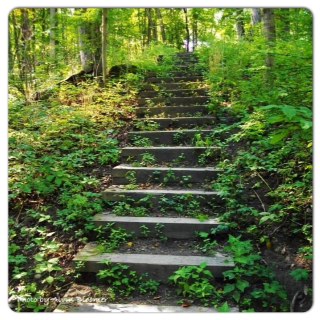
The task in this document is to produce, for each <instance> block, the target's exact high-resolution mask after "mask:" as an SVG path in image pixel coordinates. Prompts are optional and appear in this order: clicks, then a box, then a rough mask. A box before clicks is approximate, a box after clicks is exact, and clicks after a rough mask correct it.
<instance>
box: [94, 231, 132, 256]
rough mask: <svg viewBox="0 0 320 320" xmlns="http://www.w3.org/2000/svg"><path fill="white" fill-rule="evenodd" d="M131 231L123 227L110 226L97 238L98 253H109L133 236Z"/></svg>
mask: <svg viewBox="0 0 320 320" xmlns="http://www.w3.org/2000/svg"><path fill="white" fill-rule="evenodd" d="M133 235H134V234H133V233H132V232H128V231H127V230H125V229H123V228H114V227H112V228H110V230H109V232H108V234H104V237H102V238H100V239H99V240H98V246H97V251H98V252H99V253H105V252H106V253H111V252H113V251H115V250H117V249H118V248H119V247H120V246H121V245H123V244H124V243H126V242H128V241H129V240H131V239H132V238H133Z"/></svg>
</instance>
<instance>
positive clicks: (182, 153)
mask: <svg viewBox="0 0 320 320" xmlns="http://www.w3.org/2000/svg"><path fill="white" fill-rule="evenodd" d="M209 153H210V154H209ZM146 154H148V155H146ZM204 154H207V156H208V160H209V159H210V160H214V159H218V157H219V156H220V148H218V147H182V146H178V147H125V148H123V149H122V151H121V160H122V162H124V163H128V162H126V161H130V162H129V163H131V162H132V161H139V162H140V163H141V164H143V163H146V164H147V165H152V164H155V163H159V162H160V163H162V162H164V163H168V162H170V163H172V162H174V163H175V162H176V163H177V164H182V163H189V164H193V165H195V164H197V163H198V161H199V157H204ZM150 155H151V156H150ZM152 156H153V157H154V160H155V162H154V163H152V162H153V160H151V157H152ZM199 164H201V163H199Z"/></svg>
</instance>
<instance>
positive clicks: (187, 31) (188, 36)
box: [183, 8, 190, 52]
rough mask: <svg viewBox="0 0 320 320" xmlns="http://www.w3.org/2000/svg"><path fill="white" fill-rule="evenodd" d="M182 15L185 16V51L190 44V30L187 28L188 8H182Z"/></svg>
mask: <svg viewBox="0 0 320 320" xmlns="http://www.w3.org/2000/svg"><path fill="white" fill-rule="evenodd" d="M183 12H184V17H185V27H186V33H187V52H189V46H190V30H189V21H188V9H187V8H183Z"/></svg>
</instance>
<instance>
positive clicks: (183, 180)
mask: <svg viewBox="0 0 320 320" xmlns="http://www.w3.org/2000/svg"><path fill="white" fill-rule="evenodd" d="M191 180H192V176H190V175H189V176H182V177H181V178H180V181H179V183H180V184H181V185H182V186H184V187H188V188H191V187H192V183H191Z"/></svg>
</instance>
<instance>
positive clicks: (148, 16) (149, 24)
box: [146, 8, 152, 45]
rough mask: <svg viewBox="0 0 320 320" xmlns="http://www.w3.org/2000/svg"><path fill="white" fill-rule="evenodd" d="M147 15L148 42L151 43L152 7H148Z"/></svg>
mask: <svg viewBox="0 0 320 320" xmlns="http://www.w3.org/2000/svg"><path fill="white" fill-rule="evenodd" d="M146 15H147V44H148V45H149V44H150V43H151V39H152V12H151V9H150V8H146Z"/></svg>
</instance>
